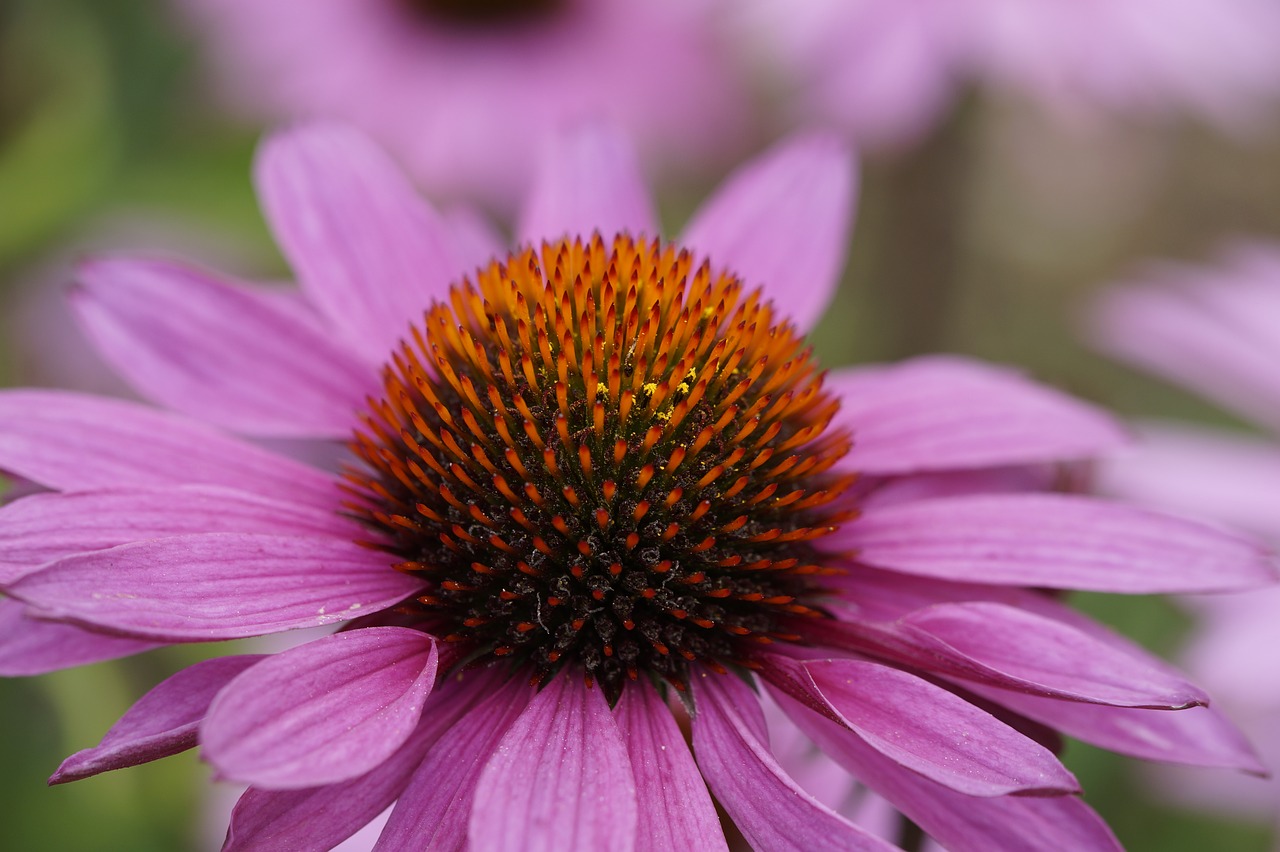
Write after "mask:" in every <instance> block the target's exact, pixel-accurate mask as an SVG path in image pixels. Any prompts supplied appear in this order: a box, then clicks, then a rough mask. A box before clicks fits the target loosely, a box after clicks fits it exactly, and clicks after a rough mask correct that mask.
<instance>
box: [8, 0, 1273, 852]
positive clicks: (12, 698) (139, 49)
mask: <svg viewBox="0 0 1280 852" xmlns="http://www.w3.org/2000/svg"><path fill="white" fill-rule="evenodd" d="M175 17H176V13H175V10H174V9H173V8H172V6H171V5H169V4H166V3H163V2H160V0H0V296H3V295H6V294H8V295H10V296H11V295H12V294H11V289H12V288H13V287H15V286H16V284H17V283H18V282H20V281H24V280H25V278H26V276H28V275H30V274H32V273H30V271H29V270H31V269H32V268H34V267H35V266H36V265H38V264H39V263H40V262H41V260H42V259H43V258H44V257H46V256H48V255H50V254H51V253H54V252H55V250H58V249H62V248H64V247H66V246H67V245H68V244H71V245H72V246H74V244H75V243H76V242H77V240H78V239H80V238H81V236H82V235H83V234H84V233H86V231H89V230H92V229H93V228H94V227H95V226H96V225H97V224H98V223H99V222H101V221H103V220H104V219H110V218H111V217H113V216H116V215H119V214H121V213H122V212H129V213H138V214H141V215H143V216H147V217H154V218H155V219H156V220H157V221H161V220H165V221H167V220H172V219H177V220H180V221H183V222H185V223H188V224H189V225H190V226H191V227H192V228H193V229H196V230H204V231H207V232H209V233H210V234H212V235H214V236H216V237H217V238H218V239H219V240H224V241H227V242H229V243H231V244H234V245H237V246H243V247H244V253H245V254H247V255H250V256H253V257H255V258H261V265H260V266H258V267H256V268H251V269H242V270H240V271H241V272H243V273H245V274H258V275H264V276H276V275H281V274H283V273H284V267H283V264H282V263H281V261H280V259H279V257H278V255H277V254H276V253H275V250H274V249H273V247H272V246H271V244H270V241H269V239H268V237H267V234H266V231H265V228H264V226H263V223H262V220H261V217H260V215H259V213H258V211H257V207H256V203H255V201H254V198H253V194H252V190H251V186H250V180H249V169H250V163H251V158H252V151H253V146H254V143H255V139H256V136H257V133H258V130H257V129H255V128H251V127H246V126H244V125H242V124H237V123H235V122H233V121H231V120H229V119H227V118H225V117H224V116H221V115H220V114H219V113H218V111H217V108H216V106H215V104H214V103H213V102H212V100H211V99H210V98H209V97H208V96H207V94H206V89H205V88H204V87H203V86H202V83H201V80H200V78H199V74H198V64H197V61H196V54H195V49H194V45H193V44H192V43H191V42H192V39H191V37H190V35H189V34H184V33H183V32H182V30H181V27H180V26H178V24H177V21H176V20H175ZM1275 141H1276V138H1275V137H1270V138H1262V139H1258V140H1251V141H1249V142H1232V141H1229V140H1225V139H1223V138H1221V137H1219V136H1216V135H1214V134H1213V133H1211V132H1209V131H1207V130H1205V129H1203V128H1196V127H1192V126H1174V127H1154V128H1153V127H1145V128H1138V127H1116V128H1107V129H1104V130H1101V131H1098V130H1093V131H1089V132H1087V133H1084V134H1076V133H1069V132H1067V131H1066V130H1065V129H1063V128H1061V127H1056V126H1054V125H1052V124H1047V123H1045V122H1044V121H1043V120H1041V119H1039V118H1037V117H1036V116H1035V114H1034V111H1030V110H1027V109H1026V108H1025V106H1019V105H1009V104H1001V103H995V102H991V101H986V100H982V99H980V98H974V99H972V100H971V102H970V103H968V104H966V106H965V107H964V108H962V109H961V110H959V111H958V112H957V114H956V116H955V117H954V120H953V121H952V124H951V126H950V127H948V128H947V129H945V130H944V131H943V132H941V133H939V134H938V136H937V138H936V139H934V140H932V141H931V142H930V143H928V144H927V145H925V146H923V147H922V148H921V149H920V150H918V151H916V152H913V153H912V154H909V155H904V156H902V157H899V158H897V159H892V160H891V159H885V160H880V161H871V162H869V163H867V165H866V171H865V175H864V191H863V196H862V201H861V205H860V213H859V219H860V221H859V223H858V227H857V230H856V235H855V236H854V238H853V243H852V246H851V259H850V265H849V271H848V273H847V274H846V277H845V280H844V282H843V287H842V290H841V292H840V294H839V296H838V298H837V301H836V304H835V306H834V308H833V310H832V311H831V312H830V314H829V315H828V317H827V318H826V319H825V320H824V322H823V324H822V325H821V326H820V328H819V329H818V330H817V332H816V333H815V335H814V343H815V345H816V347H817V349H818V351H819V354H820V355H821V356H822V358H823V359H824V361H825V362H826V363H828V364H833V365H834V364H841V363H849V362H854V361H868V360H883V359H887V358H893V357H900V356H903V355H906V354H912V353H915V352H919V351H926V350H945V351H958V352H965V353H971V354H975V355H979V356H982V357H987V358H991V359H994V360H999V361H1008V362H1013V363H1018V364H1022V365H1025V366H1027V367H1029V368H1030V369H1031V370H1032V371H1033V372H1034V373H1036V374H1037V375H1039V376H1040V377H1042V378H1045V379H1047V380H1050V381H1054V382H1057V383H1059V384H1061V385H1063V386H1065V387H1067V388H1068V389H1070V390H1072V391H1074V392H1076V393H1079V394H1081V395H1083V396H1086V397H1091V398H1094V399H1097V400H1100V401H1102V402H1103V403H1105V404H1107V405H1110V406H1112V407H1114V408H1116V409H1118V410H1120V411H1121V412H1123V413H1126V414H1164V415H1176V416H1190V417H1196V418H1200V419H1215V418H1217V419H1221V418H1222V415H1221V414H1219V413H1216V412H1214V411H1213V410H1211V409H1209V408H1208V407H1207V406H1206V405H1205V404H1203V403H1201V402H1199V401H1197V400H1195V399H1193V398H1192V397H1190V396H1188V395H1186V394H1183V393H1181V392H1179V391H1177V390H1174V389H1172V388H1168V387H1164V386H1161V385H1159V384H1157V383H1155V382H1152V381H1150V380H1148V379H1145V378H1143V377H1140V376H1137V375H1136V374H1133V373H1130V372H1128V371H1126V370H1123V369H1121V368H1119V367H1116V366H1115V365H1112V364H1109V363H1108V362H1106V361H1104V360H1103V359H1101V358H1098V357H1097V356H1095V355H1092V354H1090V353H1088V352H1087V351H1086V350H1085V349H1084V348H1083V347H1082V345H1081V344H1080V343H1079V342H1078V331H1077V328H1076V321H1075V316H1076V311H1077V310H1078V305H1079V303H1080V300H1081V298H1082V296H1083V295H1085V294H1086V293H1087V292H1088V289H1089V288H1090V287H1092V286H1095V285H1096V284H1098V283H1100V282H1102V281H1104V280H1106V279H1108V278H1111V277H1114V276H1116V275H1119V274H1122V273H1123V272H1124V271H1125V270H1126V269H1128V268H1129V267H1130V265H1131V264H1132V263H1133V262H1134V261H1135V260H1137V259H1140V258H1143V257H1147V256H1160V255H1163V256H1175V257H1192V258H1194V257H1200V258H1203V257H1204V254H1205V252H1206V251H1207V250H1208V249H1209V248H1210V247H1211V246H1212V245H1213V244H1214V243H1215V242H1216V241H1217V240H1219V239H1221V238H1222V237H1224V236H1229V235H1232V234H1236V233H1243V234H1261V235H1266V234H1270V235H1273V236H1275V235H1278V234H1280V197H1278V196H1277V195H1276V193H1275V190H1274V187H1276V186H1277V185H1280V153H1278V152H1277V150H1276V147H1277V146H1276V144H1275ZM1015 144H1016V145H1021V146H1023V147H1024V148H1031V149H1034V148H1036V147H1037V146H1038V147H1040V148H1043V149H1046V150H1045V152H1044V157H1043V158H1042V161H1041V163H1040V165H1039V166H1037V165H1036V163H1035V162H1034V160H1032V161H1031V162H1029V163H1028V162H1020V161H1019V159H1018V157H1016V156H1014V157H1011V156H1009V150H1010V149H1009V146H1010V145H1015ZM1117 152H1119V153H1120V154H1121V155H1123V156H1124V157H1126V158H1128V160H1127V162H1129V163H1130V164H1131V165H1130V166H1128V167H1122V168H1127V169H1128V171H1127V172H1126V175H1131V174H1137V175H1138V178H1137V179H1136V180H1132V181H1128V182H1127V183H1126V185H1125V188H1124V192H1123V193H1120V194H1119V195H1117V193H1116V192H1115V186H1114V185H1113V184H1114V183H1115V182H1114V180H1113V179H1112V176H1111V171H1110V170H1109V169H1110V167H1109V165H1108V163H1109V162H1110V161H1111V160H1112V159H1113V158H1114V157H1115V156H1116V155H1117ZM1046 169H1047V170H1048V171H1047V172H1046V171H1045V170H1046ZM717 177H718V176H716V175H708V176H707V178H706V181H705V183H704V184H702V185H701V186H697V187H685V188H682V189H674V190H673V191H671V192H669V193H668V194H667V195H666V196H665V197H664V198H663V199H662V209H663V211H664V213H665V214H666V218H667V221H668V224H669V225H673V226H674V225H678V224H679V223H680V222H681V221H682V220H683V219H684V218H685V217H686V216H687V214H688V212H689V211H690V210H691V209H692V206H693V204H694V203H695V202H696V200H697V199H698V198H699V197H700V196H701V194H702V193H703V192H704V191H705V190H706V189H707V188H709V187H711V186H713V185H714V180H715V179H716V178H717ZM1055 178H1056V179H1055ZM1135 183H1136V184H1139V185H1138V186H1136V188H1135V186H1133V185H1131V184H1135ZM1090 187H1092V189H1093V193H1092V195H1090V192H1089V190H1090ZM671 230H672V231H674V228H671ZM0 355H3V363H0V370H2V371H3V373H4V374H5V375H9V374H12V373H14V372H15V369H14V368H13V363H14V362H13V359H14V358H15V356H16V353H14V352H13V351H12V349H11V347H10V348H8V349H7V350H6V351H3V352H0ZM18 378H21V376H18ZM1081 603H1082V605H1083V606H1084V607H1085V608H1086V609H1087V610H1089V611H1090V612H1092V613H1093V614H1094V615H1096V616H1097V617H1099V618H1101V619H1102V620H1104V621H1106V622H1108V623H1110V624H1113V625H1115V626H1117V627H1118V628H1119V629H1120V630H1122V631H1124V632H1125V633H1127V634H1128V635H1131V636H1134V637H1135V638H1136V639H1138V641H1141V642H1144V643H1145V644H1147V645H1148V646H1149V647H1152V648H1154V649H1156V650H1158V651H1161V652H1166V653H1168V652H1172V651H1173V650H1174V649H1175V648H1176V646H1177V644H1178V641H1179V639H1180V637H1182V636H1183V635H1184V633H1185V631H1186V629H1187V627H1188V622H1187V619H1186V618H1185V617H1184V616H1182V615H1181V614H1180V613H1179V612H1178V610H1177V609H1176V608H1175V607H1173V606H1172V605H1170V604H1168V603H1167V602H1164V601H1160V600H1156V599H1120V598H1108V597H1104V596H1081ZM218 650H220V649H217V648H194V649H168V650H165V651H163V652H156V653H152V654H149V655H144V656H143V657H142V658H139V659H132V660H127V661H122V662H120V663H115V664H103V665H98V666H92V667H88V668H85V669H80V670H76V671H71V672H63V673H59V674H56V675H52V676H48V677H44V678H40V679H36V680H25V681H24V680H6V681H0V730H3V731H4V732H5V734H4V736H3V737H0V767H3V769H4V771H3V774H2V775H0V820H2V821H3V825H4V831H5V841H4V846H5V848H8V849H21V850H26V849H69V850H121V849H128V850H136V852H145V850H174V849H184V848H201V847H202V846H207V845H208V843H209V842H210V841H209V838H208V837H204V838H203V839H202V837H201V831H202V816H201V809H202V807H204V804H203V803H204V802H205V801H206V799H207V793H206V791H207V784H206V778H207V775H208V772H207V769H206V768H205V767H203V765H202V764H200V763H199V762H198V760H197V759H196V758H195V757H194V756H193V755H191V754H187V755H183V756H180V757H177V758H171V759H168V760H165V761H161V762H159V763H156V764H151V765H148V766H145V767H141V768H137V769H132V770H126V771H122V772H116V773H109V774H107V775H104V776H100V777H98V778H94V779H90V780H87V781H83V782H78V783H75V784H71V785H67V786H65V787H59V788H52V789H49V788H46V787H45V785H44V779H45V778H46V777H47V776H48V775H49V774H50V773H51V772H52V771H53V770H54V769H55V768H56V767H57V765H58V763H59V762H60V760H61V759H62V758H63V757H65V756H66V755H67V754H69V753H71V752H73V751H75V750H77V749H80V748H85V747H88V746H90V745H92V744H94V743H96V742H97V740H98V739H99V738H100V736H101V735H102V733H103V732H104V731H105V730H106V729H107V728H108V727H109V726H110V724H111V723H112V722H113V721H114V720H115V719H116V718H117V717H118V716H119V715H120V714H121V713H122V712H123V711H124V710H125V709H126V708H127V707H128V706H129V704H130V703H131V702H132V700H134V699H135V698H136V697H137V696H139V695H140V694H141V693H142V692H144V691H145V690H146V689H148V688H150V687H151V686H152V685H154V684H155V683H157V682H159V681H160V680H161V679H162V678H163V677H165V676H166V675H167V674H169V673H171V672H173V671H176V670H177V669H179V668H181V667H182V666H183V665H185V664H187V663H189V662H191V661H193V660H194V659H197V658H201V657H203V656H206V655H209V654H212V653H213V652H215V651H218ZM1066 760H1067V762H1068V764H1069V765H1070V766H1071V768H1072V769H1073V770H1074V771H1075V772H1076V773H1077V774H1078V775H1079V776H1080V778H1081V780H1082V781H1083V783H1084V786H1085V788H1086V790H1087V791H1088V793H1087V797H1088V800H1089V801H1090V802H1091V803H1092V804H1093V805H1094V806H1095V807H1097V808H1098V809H1099V810H1100V811H1101V812H1102V813H1103V814H1104V815H1105V816H1106V817H1107V819H1108V820H1109V821H1110V823H1111V824H1112V826H1113V827H1114V828H1115V830H1116V832H1117V834H1118V835H1119V836H1120V837H1121V839H1122V841H1123V842H1124V843H1125V844H1126V846H1127V847H1128V848H1130V849H1132V850H1137V851H1138V852H1141V850H1153V852H1154V850H1160V852H1178V850H1188V852H1189V850H1201V849H1206V848H1213V849H1215V850H1241V852H1245V851H1246V850H1264V849H1267V848H1269V843H1270V839H1269V832H1268V830H1267V828H1266V827H1264V826H1254V825H1246V824H1241V823H1237V822H1233V821H1229V820H1226V819H1222V818H1214V817H1211V816H1209V815H1205V814H1192V813H1183V812H1178V811H1175V810H1172V809H1170V808H1168V807H1162V806H1161V805H1160V804H1159V803H1158V802H1156V801H1154V800H1153V798H1152V796H1151V795H1150V794H1149V792H1148V791H1147V790H1145V789H1144V785H1143V784H1142V782H1141V779H1140V778H1139V777H1138V775H1137V774H1136V773H1135V763H1134V762H1133V761H1127V760H1124V759H1122V758H1118V757H1116V756H1114V755H1111V754H1108V753H1104V752H1101V751H1099V750H1097V749H1092V748H1089V747H1086V746H1083V745H1081V744H1078V743H1072V744H1070V745H1069V747H1068V750H1067V753H1066ZM206 834H207V832H206Z"/></svg>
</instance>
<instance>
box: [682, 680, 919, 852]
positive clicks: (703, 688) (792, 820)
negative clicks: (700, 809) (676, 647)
mask: <svg viewBox="0 0 1280 852" xmlns="http://www.w3.org/2000/svg"><path fill="white" fill-rule="evenodd" d="M693 685H694V699H695V702H696V706H697V713H696V714H695V715H694V717H693V748H694V752H695V753H696V754H697V756H698V767H699V768H700V769H701V770H702V775H703V777H704V778H706V779H707V784H708V785H710V787H711V790H712V792H713V793H715V796H716V799H717V800H719V802H720V804H721V806H723V807H724V809H725V810H726V811H727V812H728V813H729V816H730V817H731V818H732V819H733V822H734V825H736V826H737V827H738V829H739V830H740V831H741V832H742V833H743V835H745V836H746V838H747V842H748V843H750V844H751V846H752V847H753V848H755V849H769V850H779V852H781V850H796V852H807V851H808V850H825V849H830V850H836V849H870V850H892V849H895V848H896V847H894V846H892V845H890V844H888V843H885V842H884V841H883V840H880V839H879V838H877V837H874V836H873V835H871V834H868V833H866V832H865V831H863V830H862V829H861V828H859V827H858V826H856V825H854V824H853V823H851V822H849V821H848V820H846V819H845V818H844V817H842V816H840V815H839V814H837V813H835V812H834V811H832V810H830V809H828V808H826V807H823V806H822V805H820V804H819V803H818V802H817V801H816V800H815V799H813V797H811V796H810V795H809V794H807V793H805V792H804V791H803V790H801V789H800V787H799V786H798V785H797V784H796V783H795V782H794V781H792V780H791V778H789V777H788V776H787V774H786V773H785V772H784V771H783V769H782V767H781V766H779V765H778V762H777V760H775V759H774V757H773V755H772V754H770V753H769V748H768V745H767V743H768V732H767V731H766V729H765V722H764V714H763V713H762V712H761V710H760V701H759V699H758V698H757V697H756V696H755V694H754V693H752V692H751V690H750V689H749V688H748V687H747V686H746V685H745V684H743V683H742V682H741V681H738V680H736V679H734V678H733V677H732V676H731V675H705V674H704V675H702V676H701V677H698V678H696V679H695V680H694V684H693Z"/></svg>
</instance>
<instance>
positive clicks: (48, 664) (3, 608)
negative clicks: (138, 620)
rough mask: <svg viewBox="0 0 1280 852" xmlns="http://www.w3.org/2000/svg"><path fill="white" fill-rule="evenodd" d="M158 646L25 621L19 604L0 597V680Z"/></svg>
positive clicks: (57, 624) (53, 623)
mask: <svg viewBox="0 0 1280 852" xmlns="http://www.w3.org/2000/svg"><path fill="white" fill-rule="evenodd" d="M159 647H160V644H159V643H156V642H145V641H142V640H140V639H127V638H125V637H123V636H110V635H108V634H105V633H94V632H92V631H90V630H85V629H83V628H81V627H77V626H75V625H74V624H62V623H60V622H57V621H42V620H41V619H38V618H28V617H27V605H26V604H24V603H22V601H15V600H11V599H9V598H0V677H29V676H31V675H39V674H46V673H48V672H53V671H58V670H59V669H69V668H74V667H76V666H83V665H87V664H88V663H98V662H102V661H103V660H115V659H119V658H120V657H128V656H130V655H132V654H141V653H142V652H143V651H150V650H151V649H152V648H159Z"/></svg>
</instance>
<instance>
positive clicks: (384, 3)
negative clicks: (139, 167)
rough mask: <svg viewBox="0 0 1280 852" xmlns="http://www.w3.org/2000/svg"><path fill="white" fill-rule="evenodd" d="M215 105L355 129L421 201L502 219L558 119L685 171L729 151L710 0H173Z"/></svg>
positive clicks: (738, 112) (726, 96)
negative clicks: (208, 67)
mask: <svg viewBox="0 0 1280 852" xmlns="http://www.w3.org/2000/svg"><path fill="white" fill-rule="evenodd" d="M182 2H184V3H185V4H186V6H187V7H189V10H190V12H191V17H192V18H193V22H194V28H195V29H194V31H195V33H196V35H197V36H198V37H199V38H200V39H201V41H203V42H205V43H206V46H207V48H208V50H207V52H208V54H209V57H210V59H211V60H212V61H213V64H214V65H215V67H216V71H217V72H218V78H219V81H220V83H221V88H222V90H223V91H224V92H225V97H226V99H227V100H228V101H229V102H230V103H231V104H233V105H238V106H239V107H241V108H243V109H245V110H249V111H252V112H254V113H256V114H258V115H260V116H263V117H266V118H268V119H270V118H280V117H311V118H314V117H320V118H335V119H341V120H343V121H349V122H352V123H354V124H356V125H358V126H359V127H361V128H362V129H363V130H365V131H366V132H368V133H370V134H372V135H373V136H374V137H375V138H377V139H378V140H379V141H380V142H382V144H383V145H385V146H386V147H388V148H390V149H391V150H392V151H393V152H394V153H395V154H396V155H397V157H398V158H399V159H400V160H401V161H402V162H404V163H405V165H406V166H407V167H408V168H409V170H410V171H411V172H412V173H413V174H414V175H415V176H416V177H417V178H419V179H420V180H421V181H422V182H423V183H424V184H425V185H426V186H427V187H428V188H429V189H430V190H431V191H432V192H433V193H435V194H437V195H441V196H453V197H463V198H467V199H473V200H475V199H478V200H482V201H484V202H485V203H486V204H490V205H493V206H496V207H499V208H503V209H504V210H505V209H507V208H511V207H513V206H514V205H515V203H516V202H518V200H519V199H520V198H521V197H522V193H523V191H525V190H526V189H527V186H526V185H525V183H524V182H525V180H526V178H527V176H528V175H529V174H530V173H531V171H532V165H533V160H534V157H535V155H536V154H537V152H538V150H539V146H540V145H541V144H542V143H543V142H544V140H545V138H546V137H547V136H548V135H549V133H550V132H551V131H552V129H553V128H555V127H557V126H560V125H561V124H563V123H564V122H565V121H566V120H578V119H582V118H590V119H593V120H596V119H602V118H603V119H607V120H610V121H612V122H614V123H616V124H618V125H620V126H621V127H623V128H625V129H626V130H627V131H628V132H629V133H630V134H631V135H632V137H633V138H634V139H636V140H637V141H638V143H639V145H640V148H641V152H642V154H643V155H644V160H645V162H646V164H648V165H654V166H656V167H658V168H665V167H671V168H673V169H675V170H677V171H680V170H683V173H686V174H687V173H690V172H691V171H692V170H694V169H698V168H700V167H705V166H707V165H709V164H715V163H718V162H724V161H725V160H727V156H726V155H731V154H733V153H734V151H735V150H740V149H741V147H742V140H743V138H744V135H745V131H746V111H745V106H746V104H745V97H744V91H743V90H742V88H741V86H740V83H739V81H738V80H737V78H736V76H735V74H734V73H732V69H731V68H730V67H729V63H728V62H727V61H726V59H725V56H724V51H723V50H721V49H720V47H719V45H718V44H717V43H716V36H715V32H714V30H713V26H712V25H713V24H714V23H715V20H714V17H715V8H714V7H715V4H714V2H712V0H645V2H643V3H636V2H632V0H479V2H477V0H182Z"/></svg>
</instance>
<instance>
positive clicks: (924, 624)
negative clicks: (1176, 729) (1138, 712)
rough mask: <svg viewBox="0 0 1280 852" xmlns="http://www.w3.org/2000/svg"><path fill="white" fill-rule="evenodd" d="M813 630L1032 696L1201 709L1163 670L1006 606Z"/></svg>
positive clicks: (833, 642)
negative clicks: (887, 622) (1194, 706)
mask: <svg viewBox="0 0 1280 852" xmlns="http://www.w3.org/2000/svg"><path fill="white" fill-rule="evenodd" d="M815 629H816V630H818V631H819V632H817V633H816V634H815V636H816V637H817V638H818V640H819V641H820V643H821V644H823V645H827V646H829V647H834V648H843V649H847V650H852V651H856V652H860V653H866V654H870V655H873V656H877V657H880V658H882V659H886V660H890V661H892V662H895V663H898V664H900V665H904V666H909V667H913V668H923V669H926V670H928V671H933V672H937V673H939V674H943V675H946V676H948V677H958V678H962V679H964V680H967V681H974V682H975V683H983V684H988V685H990V686H998V687H1000V688H1002V689H1010V690H1015V691H1018V692H1027V693H1031V694H1034V695H1049V696H1055V697H1058V698H1063V699H1066V700H1068V701H1083V702H1090V703H1095V704H1110V705H1114V706H1120V707H1152V708H1162V709H1170V708H1176V707H1187V706H1190V705H1193V704H1203V703H1205V702H1206V701H1207V698H1206V696H1205V694H1204V692H1203V691H1201V690H1199V689H1197V688H1196V687H1195V686H1193V685H1191V684H1190V683H1187V681H1186V680H1184V679H1183V678H1181V677H1180V676H1178V675H1177V673H1176V672H1174V671H1173V670H1171V669H1170V667H1168V666H1165V665H1157V664H1153V663H1152V662H1151V661H1149V660H1147V659H1146V658H1144V657H1142V656H1138V655H1135V654H1133V653H1130V652H1128V651H1126V650H1124V649H1120V648H1117V647H1115V646H1114V645H1112V644H1110V643H1108V642H1106V641H1104V640H1101V639H1099V638H1097V637H1094V636H1091V635H1089V634H1088V633H1085V632H1083V631H1081V630H1079V629H1077V628H1076V627H1072V626H1070V625H1068V624H1064V623H1062V622H1060V621H1057V620H1055V619H1052V618H1046V617H1044V616H1041V615H1037V614H1034V613H1031V612H1025V611H1023V610H1020V609H1017V608H1015V607H1010V606H1006V605H1004V604H997V603H991V602H983V601H978V602H969V603H956V604H939V605H937V606H932V607H927V608H925V609H921V610H919V611H917V612H914V613H911V614H910V615H908V616H906V617H904V618H902V619H901V620H900V621H898V622H895V623H891V624H876V623H868V622H856V621H855V622H847V623H839V622H836V623H828V624H826V625H822V626H820V627H817V628H815Z"/></svg>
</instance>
